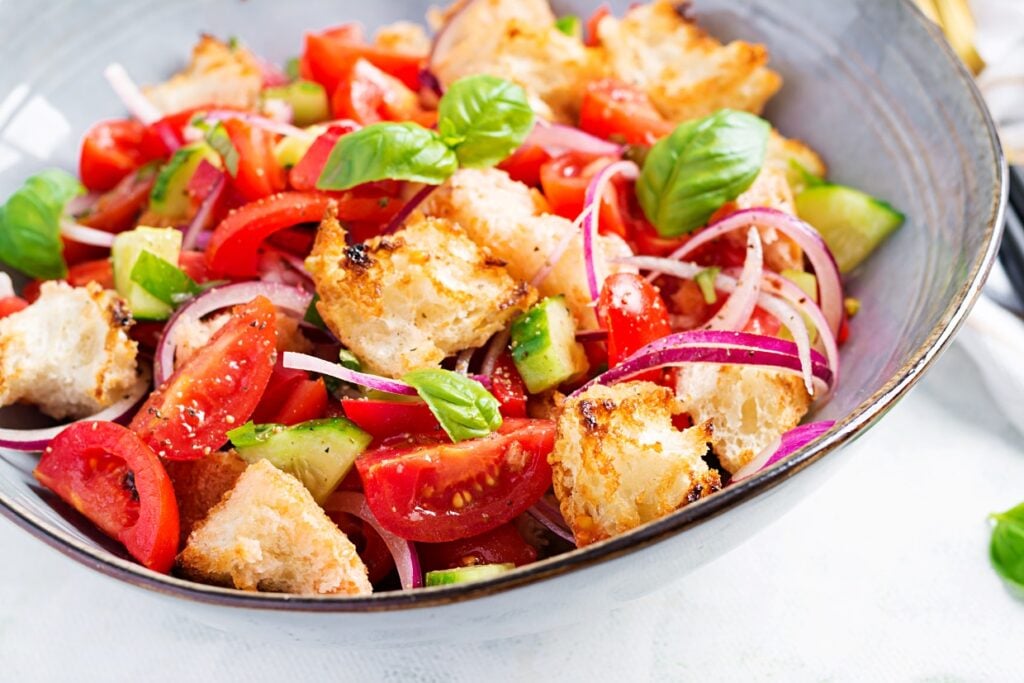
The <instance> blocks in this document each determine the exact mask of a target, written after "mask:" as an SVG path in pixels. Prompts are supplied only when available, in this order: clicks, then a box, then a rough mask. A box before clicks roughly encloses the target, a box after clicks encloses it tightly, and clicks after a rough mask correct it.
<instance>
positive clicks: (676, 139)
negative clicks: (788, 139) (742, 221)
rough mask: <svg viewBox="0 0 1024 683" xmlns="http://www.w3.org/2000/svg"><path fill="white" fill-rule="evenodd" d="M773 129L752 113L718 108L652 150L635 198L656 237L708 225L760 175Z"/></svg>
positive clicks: (637, 186) (646, 161)
mask: <svg viewBox="0 0 1024 683" xmlns="http://www.w3.org/2000/svg"><path fill="white" fill-rule="evenodd" d="M770 131H771V125H769V123H768V122H767V121H765V120H764V119H762V118H760V117H758V116H754V115H753V114H750V113H747V112H743V111H735V110H732V109H720V110H719V111H717V112H715V113H714V114H711V115H710V116H707V117H705V118H702V119H697V120H695V121H687V122H685V123H681V124H679V126H678V127H677V128H676V129H675V130H674V131H673V132H672V134H671V135H669V136H668V137H666V138H663V139H662V140H660V141H658V143H657V144H655V145H654V147H652V148H651V151H650V153H649V154H648V155H647V159H646V160H645V161H644V166H643V171H642V172H641V173H640V178H639V179H638V180H637V183H636V194H637V198H638V199H639V200H640V206H641V207H642V208H643V210H644V214H646V216H647V220H649V221H650V222H651V223H652V224H654V227H655V228H656V229H657V231H658V234H660V235H661V236H663V237H674V236H676V235H682V234H684V233H688V232H692V231H694V230H696V229H697V228H699V227H700V226H702V225H704V224H705V223H707V221H708V218H710V217H711V214H713V213H714V212H715V211H717V210H718V209H719V208H721V206H722V205H723V204H725V203H726V202H729V201H732V200H733V199H735V198H736V197H737V196H739V195H740V193H742V192H743V191H744V190H746V189H747V188H748V187H750V185H751V183H753V182H754V179H755V178H756V177H757V174H758V173H760V172H761V166H762V165H763V164H764V156H765V149H766V147H767V145H768V133H769V132H770Z"/></svg>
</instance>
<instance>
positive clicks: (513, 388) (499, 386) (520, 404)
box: [491, 351, 526, 417]
mask: <svg viewBox="0 0 1024 683" xmlns="http://www.w3.org/2000/svg"><path fill="white" fill-rule="evenodd" d="M491 393H492V394H493V395H494V398H496V399H498V403H499V404H501V416H502V417H526V384H525V383H524V382H523V378H522V377H521V376H520V375H519V370H517V369H516V364H515V362H513V360H512V354H511V353H509V352H508V351H506V352H505V353H503V354H501V356H499V357H498V362H497V363H495V364H494V372H492V373H491Z"/></svg>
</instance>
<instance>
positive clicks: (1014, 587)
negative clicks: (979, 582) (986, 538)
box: [989, 503, 1024, 598]
mask: <svg viewBox="0 0 1024 683" xmlns="http://www.w3.org/2000/svg"><path fill="white" fill-rule="evenodd" d="M992 519H993V520H995V522H996V527H995V529H993V530H992V543H991V545H990V546H989V559H990V560H991V561H992V567H993V568H995V570H996V573H997V574H999V576H1000V577H1001V578H1002V579H1003V581H1005V582H1006V585H1007V587H1009V588H1010V590H1011V591H1012V592H1014V593H1015V594H1016V595H1018V596H1019V597H1021V598H1024V503H1021V504H1020V505H1018V506H1017V507H1015V508H1013V509H1011V510H1007V511H1006V512H1000V513H997V514H993V515H992Z"/></svg>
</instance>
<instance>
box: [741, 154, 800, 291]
mask: <svg viewBox="0 0 1024 683" xmlns="http://www.w3.org/2000/svg"><path fill="white" fill-rule="evenodd" d="M735 203H736V208H737V209H753V208H761V207H763V208H768V209H775V210H777V211H783V212H785V213H788V214H790V215H793V216H795V215H796V204H795V202H794V200H793V192H792V190H791V189H790V186H789V181H788V180H787V179H786V174H785V172H784V171H782V170H781V169H780V168H778V167H777V166H769V165H768V164H765V165H764V166H763V167H762V168H761V172H760V173H758V174H757V178H755V179H754V183H753V184H752V185H751V186H750V187H748V188H747V190H746V191H745V192H743V194H741V195H740V196H739V197H737V198H736V202H735ZM757 230H758V232H759V233H760V235H761V243H762V244H763V245H764V261H765V263H766V264H767V265H768V267H769V268H771V269H772V270H775V271H782V270H786V269H794V270H802V269H803V264H804V253H803V250H801V249H800V247H799V246H798V245H797V244H796V242H794V241H793V240H791V239H789V238H788V237H786V236H785V235H782V234H780V233H779V232H778V231H777V230H776V229H775V228H772V227H767V226H758V228H757ZM727 239H728V240H729V241H730V242H733V243H735V244H736V245H737V246H739V247H740V248H741V249H746V241H747V236H746V230H734V231H733V232H732V233H730V234H729V235H728V236H727ZM741 253H742V251H741Z"/></svg>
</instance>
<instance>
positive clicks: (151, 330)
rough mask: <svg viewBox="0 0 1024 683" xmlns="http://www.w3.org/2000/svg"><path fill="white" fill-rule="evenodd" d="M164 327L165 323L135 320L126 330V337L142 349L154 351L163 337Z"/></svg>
mask: <svg viewBox="0 0 1024 683" xmlns="http://www.w3.org/2000/svg"><path fill="white" fill-rule="evenodd" d="M166 326H167V324H166V321H160V322H157V321H153V320H136V321H135V324H134V325H132V327H131V329H130V330H128V336H129V337H131V338H132V339H133V340H135V341H137V342H138V343H139V346H141V347H143V348H146V349H155V348H156V347H157V346H159V345H160V337H162V336H163V334H164V327H166Z"/></svg>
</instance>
